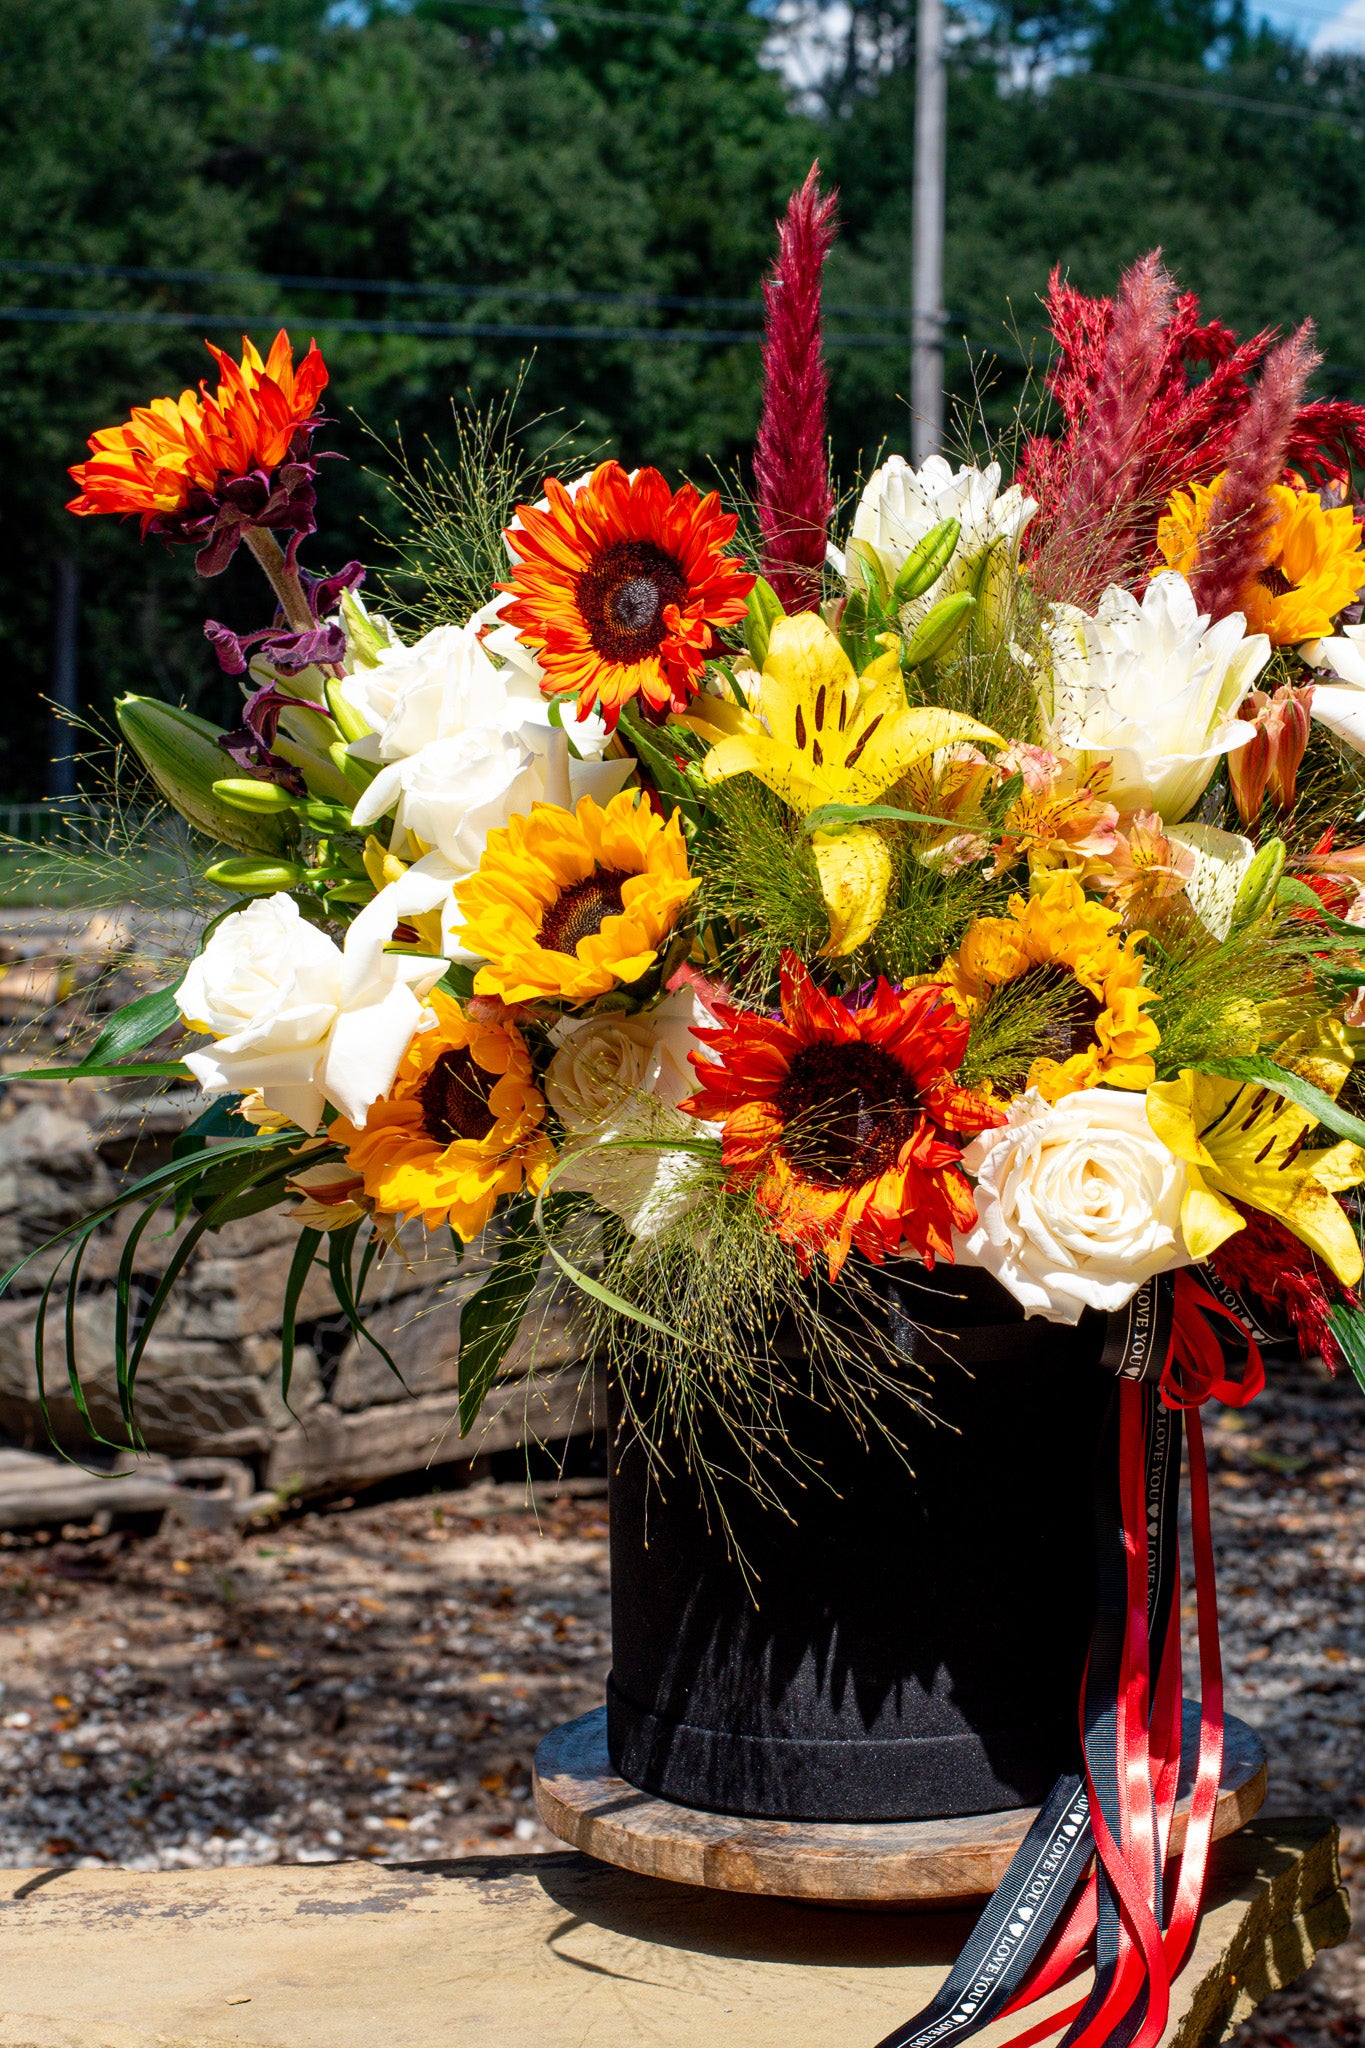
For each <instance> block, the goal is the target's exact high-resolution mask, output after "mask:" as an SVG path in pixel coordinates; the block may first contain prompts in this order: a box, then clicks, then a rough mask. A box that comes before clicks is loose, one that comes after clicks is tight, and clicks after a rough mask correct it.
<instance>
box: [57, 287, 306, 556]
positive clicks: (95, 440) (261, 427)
mask: <svg viewBox="0 0 1365 2048" xmlns="http://www.w3.org/2000/svg"><path fill="white" fill-rule="evenodd" d="M204 345H205V347H206V348H207V349H208V352H209V354H210V355H211V356H212V357H213V358H214V360H215V362H216V363H217V365H218V368H219V371H220V372H221V375H222V382H221V383H220V384H219V386H218V389H217V391H216V392H215V393H214V394H213V395H212V396H210V393H209V389H208V386H207V384H205V383H203V382H202V381H201V383H200V386H199V390H198V392H197V393H196V392H193V391H182V392H181V394H180V397H179V398H178V399H172V398H154V399H153V400H152V402H151V404H150V405H146V406H138V407H137V408H136V409H135V411H134V412H133V415H132V418H131V419H129V420H126V421H125V422H124V424H123V425H122V426H121V427H102V428H101V429H100V430H99V432H98V433H96V434H92V435H91V437H90V443H89V446H90V460H89V462H79V463H77V464H76V465H75V467H74V468H73V469H72V471H71V475H72V476H73V478H74V479H75V481H76V482H77V484H79V486H80V492H79V495H78V496H77V497H74V498H72V499H71V501H70V503H69V504H68V506H67V510H68V512H76V513H79V514H81V515H83V516H85V515H89V514H91V513H96V512H115V513H136V514H137V516H138V518H139V519H140V521H141V524H142V537H143V539H144V540H145V539H146V538H147V536H148V534H155V535H156V536H157V538H158V539H160V540H165V541H188V542H192V543H193V544H194V545H195V546H197V547H198V548H199V549H200V555H199V558H198V562H197V567H198V568H199V570H200V572H201V574H203V575H205V576H214V575H217V573H218V571H219V570H220V569H224V568H226V566H227V564H228V561H229V559H230V558H231V556H232V552H233V550H234V548H235V547H236V545H237V543H238V541H239V540H240V539H241V538H242V537H243V535H244V533H246V532H247V531H248V530H250V529H252V528H259V527H274V528H277V529H281V530H284V531H287V532H289V533H291V534H292V535H293V536H294V538H293V540H292V541H291V543H290V561H289V566H290V568H291V569H292V567H293V555H294V553H295V552H296V550H297V548H298V544H299V541H300V540H302V539H303V537H304V535H305V534H308V533H311V532H312V531H313V529H314V527H315V525H316V523H317V521H316V518H315V516H314V513H315V504H316V494H315V491H314V488H313V484H314V478H315V475H316V464H315V463H314V462H313V461H312V460H311V459H310V456H309V446H310V443H311V440H312V436H313V434H314V432H315V431H316V429H317V428H318V427H319V426H320V425H321V424H322V417H321V414H320V413H319V412H318V400H319V398H320V397H321V395H322V392H323V390H324V389H325V387H326V384H327V365H326V364H325V363H324V362H323V360H322V357H321V355H320V354H319V353H318V348H317V344H316V343H312V344H311V345H310V347H309V350H308V353H307V355H306V356H305V357H304V359H303V361H302V362H301V363H300V364H299V365H298V367H297V369H296V368H295V366H294V351H293V349H292V348H291V346H290V343H289V336H288V335H287V334H286V333H285V331H284V329H283V328H281V329H280V331H279V333H278V334H277V335H276V336H275V340H274V342H273V344H272V346H271V350H270V354H269V356H268V357H267V358H266V359H265V361H264V362H262V360H261V357H260V354H259V352H258V350H257V349H256V348H255V347H254V346H253V344H252V343H251V342H250V341H248V340H247V339H246V338H245V336H244V337H243V340H242V360H241V362H240V363H234V362H233V360H232V358H231V356H228V355H225V354H224V353H223V351H222V350H221V349H218V348H215V347H214V345H213V343H212V342H211V341H210V342H206V343H205V344H204Z"/></svg>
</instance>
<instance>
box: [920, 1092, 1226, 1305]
mask: <svg viewBox="0 0 1365 2048" xmlns="http://www.w3.org/2000/svg"><path fill="white" fill-rule="evenodd" d="M962 1163H963V1165H964V1167H965V1168H966V1169H967V1171H968V1173H970V1174H971V1176H972V1178H973V1179H974V1181H975V1182H976V1209H977V1217H978V1222H977V1227H976V1229H975V1230H973V1231H972V1232H971V1234H970V1236H967V1237H964V1238H959V1239H957V1240H956V1247H955V1248H956V1252H957V1256H958V1257H959V1258H960V1259H962V1260H963V1261H964V1263H966V1264H968V1265H974V1266H984V1267H986V1268H987V1270H988V1271H990V1272H991V1273H993V1274H994V1275H995V1277H996V1279H997V1280H999V1281H1000V1283H1001V1285H1002V1286H1004V1287H1006V1288H1008V1289H1009V1291H1010V1293H1011V1294H1012V1295H1013V1296H1014V1297H1015V1299H1016V1300H1017V1301H1020V1302H1022V1303H1023V1306H1024V1308H1025V1310H1026V1311H1027V1313H1028V1314H1029V1315H1030V1316H1035V1315H1040V1316H1046V1317H1047V1319H1048V1321H1049V1322H1054V1323H1075V1322H1077V1321H1078V1320H1079V1319H1080V1315H1081V1311H1082V1310H1083V1309H1087V1308H1097V1309H1118V1308H1122V1307H1123V1305H1124V1303H1125V1302H1126V1301H1128V1300H1130V1299H1131V1298H1132V1296H1133V1295H1134V1294H1135V1293H1136V1292H1137V1290H1138V1288H1139V1286H1140V1285H1141V1283H1142V1282H1143V1281H1144V1280H1147V1279H1150V1277H1151V1276H1152V1274H1153V1273H1163V1272H1165V1271H1167V1269H1168V1268H1170V1267H1172V1266H1183V1265H1188V1264H1189V1263H1190V1257H1189V1253H1188V1252H1187V1251H1186V1249H1185V1241H1184V1238H1183V1237H1182V1236H1181V1232H1180V1205H1181V1203H1182V1201H1183V1200H1184V1197H1185V1192H1186V1182H1185V1168H1184V1166H1183V1165H1182V1164H1181V1162H1180V1161H1179V1160H1178V1159H1177V1158H1176V1157H1175V1155H1174V1153H1172V1152H1170V1151H1169V1150H1168V1149H1167V1147H1166V1146H1165V1145H1163V1144H1162V1142H1161V1140H1160V1139H1159V1138H1158V1137H1157V1136H1156V1134H1155V1132H1154V1131H1153V1130H1152V1127H1151V1125H1150V1124H1149V1123H1148V1121H1147V1107H1146V1097H1145V1096H1144V1095H1142V1094H1141V1093H1137V1092H1131V1093H1130V1092H1129V1091H1127V1090H1124V1089H1116V1088H1083V1089H1080V1090H1079V1091H1078V1092H1077V1093H1076V1094H1074V1095H1066V1096H1063V1098H1062V1100H1061V1101H1060V1102H1059V1103H1057V1104H1055V1105H1054V1106H1053V1107H1051V1108H1049V1106H1048V1105H1047V1104H1046V1103H1045V1102H1044V1101H1043V1098H1042V1097H1041V1096H1040V1095H1038V1094H1037V1093H1036V1092H1032V1091H1031V1092H1030V1093H1029V1094H1028V1095H1025V1096H1022V1097H1021V1098H1020V1099H1019V1100H1018V1101H1016V1102H1015V1103H1013V1104H1012V1105H1011V1108H1010V1122H1009V1123H1008V1125H1006V1127H1005V1128H1004V1129H1003V1130H996V1131H983V1133H982V1134H981V1136H980V1137H979V1138H974V1139H973V1140H972V1143H971V1144H970V1145H969V1146H968V1147H967V1148H966V1150H965V1151H964V1153H963V1155H962Z"/></svg>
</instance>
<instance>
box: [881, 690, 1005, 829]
mask: <svg viewBox="0 0 1365 2048" xmlns="http://www.w3.org/2000/svg"><path fill="white" fill-rule="evenodd" d="M859 717H860V723H861V724H862V730H864V731H866V729H867V709H866V707H862V708H860V713H859ZM964 740H971V741H974V742H975V743H976V744H978V745H986V746H993V747H998V746H1002V745H1003V744H1004V742H1003V741H1002V740H1001V738H1000V735H999V733H996V732H992V731H991V729H990V727H989V726H988V725H978V723H977V721H976V720H975V719H974V718H968V717H967V716H966V714H965V712H961V711H943V710H941V709H938V708H937V707H932V706H927V705H918V706H916V707H914V708H913V709H912V708H911V706H910V705H908V704H906V703H905V702H904V698H903V696H902V701H901V704H900V706H899V708H898V709H896V710H894V711H893V712H891V713H889V714H888V715H886V716H885V717H883V718H882V721H881V723H880V724H879V725H878V726H877V728H876V730H875V732H873V733H872V734H871V737H870V738H868V739H867V740H866V742H865V743H864V745H863V746H862V748H861V750H860V751H858V752H857V753H856V756H855V758H854V759H853V760H852V764H851V766H850V767H848V768H847V769H846V770H845V775H844V790H845V797H844V801H846V802H848V803H872V802H875V800H876V798H877V797H879V796H880V795H881V794H882V792H883V791H884V790H887V789H890V787H891V785H892V783H893V782H899V781H900V779H901V777H902V776H903V775H906V774H908V773H909V771H910V770H911V769H912V768H914V767H915V766H916V765H917V763H919V762H920V761H924V760H927V759H928V757H929V756H930V755H931V754H936V753H937V752H938V751H939V749H940V748H941V747H952V746H956V745H958V744H959V742H961V741H964ZM852 751H853V750H850V752H852Z"/></svg>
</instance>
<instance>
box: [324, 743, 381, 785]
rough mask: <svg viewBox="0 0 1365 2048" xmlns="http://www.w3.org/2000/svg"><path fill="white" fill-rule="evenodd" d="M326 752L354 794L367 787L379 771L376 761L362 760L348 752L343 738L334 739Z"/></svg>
mask: <svg viewBox="0 0 1365 2048" xmlns="http://www.w3.org/2000/svg"><path fill="white" fill-rule="evenodd" d="M327 752H328V755H329V757H330V759H331V763H332V766H333V767H334V768H335V769H336V771H337V773H338V774H339V775H340V776H341V777H342V778H343V780H344V781H346V782H347V783H348V784H349V785H350V788H351V791H352V793H353V794H354V795H356V796H359V794H360V792H361V790H362V789H368V788H369V786H370V784H371V783H372V782H373V781H374V778H375V776H376V775H377V774H378V773H379V763H378V762H377V761H362V760H360V759H359V758H358V757H357V756H356V755H355V754H348V753H347V751H346V742H345V740H334V741H333V743H332V745H331V746H330V747H329V748H328V749H327Z"/></svg>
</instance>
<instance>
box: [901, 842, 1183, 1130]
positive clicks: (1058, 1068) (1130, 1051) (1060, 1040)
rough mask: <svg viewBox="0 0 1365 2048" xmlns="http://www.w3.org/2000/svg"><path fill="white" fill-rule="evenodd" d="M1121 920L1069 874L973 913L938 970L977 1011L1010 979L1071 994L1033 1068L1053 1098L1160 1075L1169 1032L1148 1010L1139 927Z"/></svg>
mask: <svg viewBox="0 0 1365 2048" xmlns="http://www.w3.org/2000/svg"><path fill="white" fill-rule="evenodd" d="M1120 922H1121V918H1120V914H1119V912H1118V911H1115V910H1106V909H1105V908H1104V907H1103V905H1102V904H1099V903H1095V902H1093V901H1091V900H1089V899H1087V897H1086V894H1085V891H1084V890H1083V889H1082V887H1081V885H1080V883H1079V882H1078V881H1077V880H1076V879H1075V878H1074V876H1071V875H1061V876H1059V877H1058V879H1057V880H1056V881H1055V882H1052V883H1050V884H1049V885H1048V888H1047V889H1046V891H1045V892H1044V893H1043V894H1042V895H1040V896H1033V897H1030V898H1029V899H1028V900H1027V901H1026V900H1025V898H1024V897H1022V896H1012V897H1011V898H1010V906H1009V916H1008V917H975V918H973V919H972V922H971V923H970V924H969V925H968V927H967V929H966V931H965V933H964V934H963V938H962V943H961V945H960V946H959V947H958V949H957V951H956V953H954V954H952V955H951V956H950V957H949V958H948V959H947V960H946V961H945V962H944V964H943V968H942V970H941V972H940V974H939V980H940V981H942V982H943V983H944V984H945V986H946V987H947V988H948V990H949V993H950V994H951V995H952V997H953V1000H954V1001H955V1002H956V1003H957V1005H958V1007H959V1008H960V1009H961V1010H962V1011H963V1012H964V1013H965V1014H966V1015H967V1016H969V1017H970V1016H975V1015H976V1014H977V1013H978V1012H979V1011H980V1010H982V1009H983V1008H984V1007H985V1005H986V1003H987V1002H988V1001H989V1000H990V998H991V996H992V995H994V993H995V992H996V990H997V989H999V988H1003V987H1004V985H1005V984H1006V983H1007V982H1012V981H1024V980H1025V979H1027V981H1028V983H1029V987H1030V989H1031V990H1036V991H1037V993H1038V994H1039V995H1048V996H1053V995H1056V994H1061V995H1063V996H1064V999H1065V1000H1064V1004H1063V1007H1062V1009H1061V1013H1060V1015H1058V1016H1057V1017H1055V1019H1054V1020H1053V1021H1052V1023H1051V1024H1050V1025H1049V1026H1047V1027H1046V1028H1045V1029H1044V1032H1043V1034H1042V1035H1043V1038H1044V1040H1045V1042H1046V1043H1047V1044H1048V1050H1047V1052H1046V1053H1044V1054H1042V1055H1040V1056H1039V1057H1038V1058H1037V1059H1035V1060H1034V1061H1033V1063H1032V1065H1031V1066H1030V1067H1029V1070H1028V1085H1029V1087H1031V1088H1036V1089H1037V1090H1038V1091H1039V1093H1040V1094H1041V1095H1043V1096H1044V1097H1045V1098H1046V1100H1047V1101H1049V1102H1057V1101H1059V1100H1060V1099H1061V1097H1062V1096H1063V1095H1070V1094H1072V1093H1073V1092H1074V1091H1075V1090H1076V1089H1078V1088H1099V1087H1108V1088H1146V1087H1147V1086H1148V1085H1149V1084H1150V1083H1151V1082H1152V1081H1154V1080H1155V1079H1156V1069H1155V1067H1154V1066H1153V1064H1152V1053H1153V1051H1154V1050H1155V1048H1156V1047H1157V1046H1158V1045H1159V1044H1160V1043H1161V1033H1160V1032H1159V1031H1158V1030H1157V1027H1156V1025H1155V1024H1154V1023H1153V1022H1152V1020H1151V1018H1150V1017H1148V1016H1145V1015H1144V1014H1143V1005H1144V1004H1146V1003H1150V1002H1152V1001H1153V1000H1154V998H1155V991H1154V990H1153V989H1149V988H1143V987H1142V986H1141V982H1142V968H1143V960H1142V954H1141V952H1140V951H1139V950H1138V942H1137V936H1132V937H1129V938H1121V937H1120V936H1119V935H1118V934H1117V933H1116V932H1115V929H1114V927H1115V926H1116V925H1117V924H1119V923H1120Z"/></svg>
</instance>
